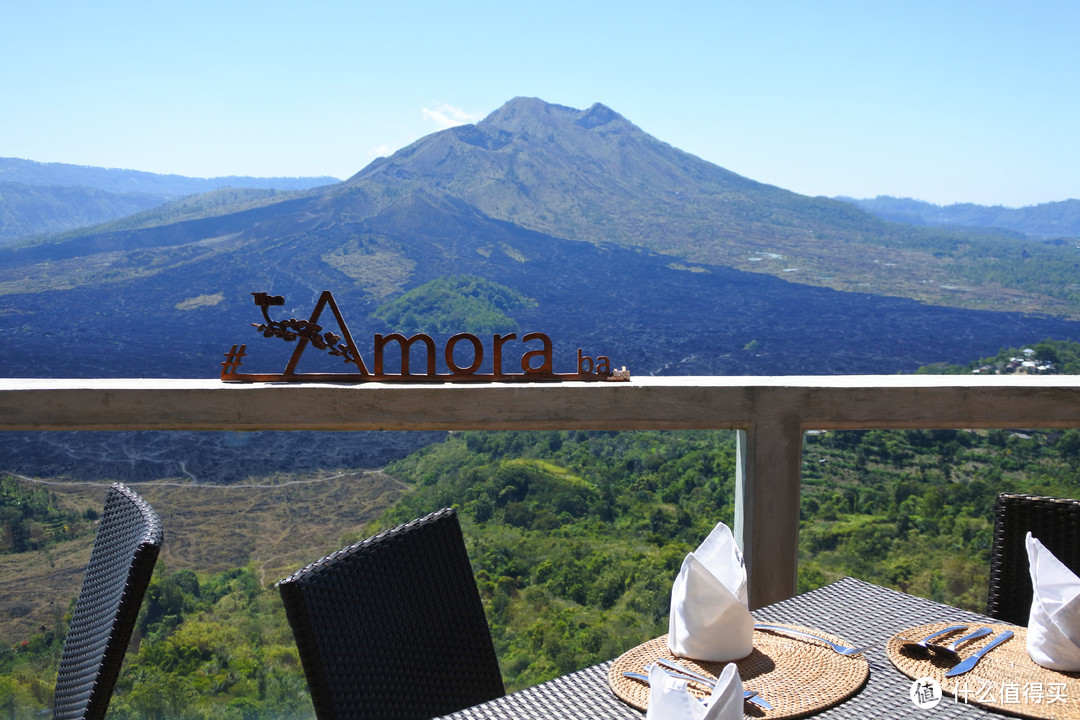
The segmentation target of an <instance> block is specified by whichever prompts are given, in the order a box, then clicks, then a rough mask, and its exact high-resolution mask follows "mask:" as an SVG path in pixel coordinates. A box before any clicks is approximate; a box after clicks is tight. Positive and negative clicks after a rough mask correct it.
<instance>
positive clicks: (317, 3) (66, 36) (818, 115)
mask: <svg viewBox="0 0 1080 720" xmlns="http://www.w3.org/2000/svg"><path fill="white" fill-rule="evenodd" d="M0 27H2V28H4V30H3V36H4V39H3V42H0V68H2V70H0V103H2V110H0V156H7V157H20V158H27V159H31V160H37V161H41V162H66V163H76V164H82V165H97V166H103V167H120V168H131V169H136V170H147V171H152V172H159V173H178V174H182V175H191V176H197V177H211V176H219V175H256V176H271V175H292V176H296V175H333V176H336V177H340V178H346V177H348V176H350V175H352V174H353V173H355V172H356V171H358V170H360V169H361V168H362V167H363V166H365V165H366V164H367V163H369V162H370V161H371V160H372V159H374V158H375V157H377V156H378V155H383V154H389V153H391V152H393V151H395V150H397V149H400V148H401V147H404V146H405V145H408V144H409V143H411V142H413V141H415V140H417V139H419V138H420V137H422V136H424V135H426V134H428V133H431V132H434V131H436V130H440V129H443V128H445V127H447V126H448V125H449V124H451V123H454V122H475V121H477V120H479V119H481V118H483V117H484V116H485V115H487V114H488V113H490V112H492V111H493V110H495V109H496V108H498V107H499V106H500V105H502V104H503V103H504V102H506V101H507V100H509V99H511V98H513V97H515V96H530V97H540V98H542V99H544V100H546V101H548V102H553V103H559V104H562V105H569V106H571V107H578V108H585V107H588V106H589V105H591V104H593V103H594V102H601V103H604V104H605V105H608V106H609V107H611V108H613V109H614V110H616V111H617V112H619V113H621V114H622V115H624V116H625V117H626V118H628V119H629V120H630V121H632V122H633V123H635V124H636V125H638V126H639V127H641V128H642V129H643V130H645V131H646V132H648V133H650V134H652V135H654V136H656V137H657V138H659V139H661V140H663V141H665V142H667V143H670V144H671V145H674V146H675V147H678V148H680V149H682V150H685V151H687V152H690V153H693V154H695V155H698V156H699V157H702V158H704V159H706V160H708V161H710V162H713V163H716V164H718V165H721V166H723V167H725V168H727V169H729V170H732V171H734V172H737V173H740V174H742V175H745V176H747V177H750V178H753V179H754V180H759V181H761V182H766V183H770V184H773V185H778V186H780V187H783V188H787V189H790V190H794V191H796V192H800V193H804V194H807V195H828V196H833V195H849V196H853V197H873V196H875V195H896V196H902V197H915V198H919V199H923V200H927V201H930V202H935V203H939V204H947V203H953V202H975V203H980V204H987V205H993V204H1001V205H1007V206H1012V207H1018V206H1023V205H1031V204H1036V203H1040V202H1050V201H1054V200H1064V199H1067V198H1080V134H1078V132H1077V130H1078V128H1080V42H1077V40H1076V38H1077V32H1078V29H1080V2H1077V1H1076V0H1068V1H1063V2H1054V1H1047V2H1042V1H1039V0H1036V1H1035V2H1032V3H1020V2H1008V3H1006V2H993V1H992V0H991V1H988V0H982V1H980V2H965V1H949V0H934V1H933V2H923V1H921V0H907V1H905V2H880V3H879V2H865V1H860V2H769V1H767V0H763V1H761V2H753V3H751V2H739V3H734V2H723V1H720V0H717V1H715V2H680V1H679V0H667V2H664V3H659V2H651V3H645V2H633V1H632V0H623V1H622V2H606V1H603V0H596V1H594V2H580V1H577V2H562V1H561V0H548V1H547V2H544V3H513V2H506V0H501V1H500V2H455V3H448V2H410V1H409V0H395V2H379V3H373V2H363V1H361V0H354V1H352V2H345V1H338V0H310V1H309V2H295V1H293V2H275V1H274V0H260V1H259V2H248V1H246V0H245V1H243V2H239V1H230V0H214V2H203V1H202V0H185V2H164V1H162V2H145V1H140V2H109V1H108V0H103V1H102V2H95V3H85V2H54V1H53V0H36V1H35V2H32V3H31V2H17V1H16V0H7V1H6V2H3V3H0Z"/></svg>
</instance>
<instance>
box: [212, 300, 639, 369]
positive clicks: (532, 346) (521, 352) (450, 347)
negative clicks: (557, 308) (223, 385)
mask: <svg viewBox="0 0 1080 720" xmlns="http://www.w3.org/2000/svg"><path fill="white" fill-rule="evenodd" d="M252 296H254V298H255V304H256V305H258V306H259V307H260V308H261V309H262V315H263V322H261V323H252V326H254V327H255V329H256V330H258V331H259V332H260V333H262V335H263V337H267V338H275V337H276V338H280V339H282V340H285V341H286V342H295V343H296V349H295V350H294V351H293V353H292V356H291V357H290V358H289V362H288V364H287V365H286V366H285V371H284V372H282V373H274V374H267V373H244V372H240V371H239V369H240V366H241V365H242V364H243V361H244V358H245V357H247V345H233V346H232V349H231V350H229V352H227V353H226V354H225V362H223V363H221V379H222V380H224V381H226V382H335V383H341V382H403V381H404V382H440V383H443V382H532V381H553V380H555V381H563V380H585V381H597V380H603V381H625V380H629V379H630V372H629V371H628V370H627V369H626V368H625V367H623V368H621V369H619V370H613V369H612V367H611V360H610V359H609V358H608V357H607V356H605V355H598V356H596V357H595V358H593V357H590V356H588V355H585V354H584V353H583V352H582V351H581V348H578V350H577V365H576V367H577V372H576V373H557V372H554V370H553V365H554V354H555V351H554V348H553V347H552V343H551V338H550V337H548V336H547V335H545V334H544V333H539V332H530V333H525V334H524V335H522V336H521V337H520V338H519V337H518V335H517V333H508V334H505V335H503V334H498V333H496V334H494V335H493V336H492V338H491V344H490V345H489V346H487V347H485V345H484V343H483V342H482V341H481V339H480V338H479V337H477V336H476V335H473V334H472V333H457V334H456V335H452V336H450V337H449V338H448V339H447V340H446V342H445V343H444V345H443V348H442V357H443V360H444V362H445V364H446V368H447V370H448V371H447V372H439V370H438V368H437V358H438V355H437V352H438V348H437V344H436V342H435V339H434V338H432V337H431V336H430V335H428V334H426V333H418V334H416V335H412V336H410V337H405V336H404V335H403V334H401V333H391V334H389V335H381V334H378V333H376V334H375V336H374V338H373V341H372V354H371V360H372V364H371V366H370V368H369V367H368V364H367V362H366V361H365V360H364V356H363V354H361V352H360V350H359V349H358V348H357V346H356V343H355V342H353V338H352V335H351V334H350V333H349V328H348V326H347V325H346V324H345V318H344V317H343V316H342V314H341V310H340V309H339V308H338V305H337V302H336V301H335V300H334V296H333V295H332V294H331V293H330V291H329V290H324V291H323V292H322V294H321V295H320V296H319V301H318V302H317V303H316V304H315V309H314V310H313V311H312V312H311V318H310V319H308V320H300V319H298V318H290V319H288V320H274V319H272V318H271V317H270V308H271V307H273V306H276V305H284V304H285V298H284V297H283V296H281V295H269V294H267V293H262V292H257V293H252ZM328 306H329V308H330V312H331V313H333V316H334V320H335V321H336V322H337V326H338V328H339V329H340V331H341V334H340V335H338V334H337V333H335V332H330V331H326V330H324V328H323V326H322V325H320V324H319V318H320V317H321V316H322V313H323V311H324V310H325V309H326V308H327V307H328ZM309 346H310V347H313V348H315V349H316V350H318V351H320V352H324V353H326V354H327V355H329V356H332V357H337V358H340V359H341V361H342V362H343V363H344V364H345V365H348V366H350V368H349V371H347V372H324V373H300V372H297V371H296V368H297V365H298V364H299V362H300V357H301V356H302V355H303V354H304V352H305V351H306V350H307V349H308V347H309ZM414 346H415V347H417V348H418V349H417V352H416V355H418V356H421V357H422V358H423V368H422V370H420V371H417V370H416V369H415V368H414V367H413V366H412V358H413V354H414V353H413V347H414ZM388 348H390V349H391V356H393V350H395V349H396V350H397V351H398V352H397V356H398V358H399V365H400V367H399V372H397V373H392V372H386V368H385V367H384V366H385V365H386V362H385V361H386V356H387V349H388ZM489 351H490V357H491V362H492V372H490V373H486V372H485V373H482V372H479V369H480V367H481V366H482V365H483V364H484V359H485V358H486V357H487V356H488V352H489ZM462 356H464V358H465V360H467V361H465V360H463V359H462ZM515 366H516V367H515ZM517 369H520V372H517Z"/></svg>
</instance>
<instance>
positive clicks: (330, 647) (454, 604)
mask: <svg viewBox="0 0 1080 720" xmlns="http://www.w3.org/2000/svg"><path fill="white" fill-rule="evenodd" d="M278 589H279V590H280V592H281V598H282V600H283V601H284V603H285V611H286V615H287V617H288V619H289V624H290V625H291V626H292V630H293V635H294V636H295V637H296V646H297V649H298V650H299V652H300V660H301V662H302V664H303V667H304V674H305V675H306V677H307V682H308V687H309V688H310V690H311V699H312V702H313V704H314V705H315V714H316V716H317V717H318V718H319V720H358V719H361V718H363V719H366V720H367V719H370V720H374V719H376V718H377V719H380V720H390V719H393V720H408V719H410V718H431V717H434V716H436V715H444V714H446V713H451V712H454V711H457V710H460V709H462V708H465V707H469V706H471V705H475V704H477V703H481V702H485V701H487V700H492V699H494V698H497V697H501V696H502V695H503V694H504V689H503V684H502V676H501V674H500V672H499V662H498V659H497V658H496V657H495V648H494V646H493V644H492V641H491V631H490V630H489V628H488V625H487V619H486V618H485V616H484V609H483V606H482V604H481V601H480V593H479V592H478V591H477V587H476V581H475V579H474V578H473V574H472V568H471V567H470V565H469V557H468V554H467V553H466V550H465V541H464V538H463V537H462V534H461V526H460V524H459V523H458V518H457V514H456V513H455V512H454V510H452V509H449V508H448V509H444V510H440V511H438V512H435V513H432V514H431V515H427V516H425V517H423V518H420V519H418V520H413V521H412V522H410V523H407V524H405V525H401V526H399V527H396V528H393V529H392V530H388V531H386V532H384V533H380V534H379V535H376V536H374V537H372V538H368V539H367V540H363V541H361V542H359V543H356V544H355V545H350V546H349V547H347V548H344V549H343V550H339V551H338V552H335V553H334V554H332V555H330V556H328V557H326V558H323V559H322V560H318V561H316V562H314V563H312V564H311V565H308V566H307V567H306V568H304V569H303V570H300V571H298V572H296V573H294V574H293V575H291V576H290V577H288V578H286V579H285V580H282V581H281V582H280V583H279V584H278Z"/></svg>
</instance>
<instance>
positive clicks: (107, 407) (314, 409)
mask: <svg viewBox="0 0 1080 720" xmlns="http://www.w3.org/2000/svg"><path fill="white" fill-rule="evenodd" d="M1067 427H1080V376H1063V375H1056V376H1042V377H1030V376H1017V375H1004V376H992V377H982V376H957V375H950V376H943V375H883V376H821V377H818V376H798V377H796V376H790V377H788V376H785V377H650V378H637V379H633V380H631V381H629V382H621V383H618V382H612V383H605V382H597V383H585V382H567V383H527V384H526V383H490V384H478V383H462V384H450V383H446V384H429V383H423V384H421V383H416V384H399V383H366V384H356V385H330V384H288V383H280V384H252V385H245V384H234V383H222V382H220V381H218V380H5V379H0V430H231V431H236V430H240V431H244V430H468V429H474V430H535V429H560V430H574V429H603V430H645V429H672V430H688V429H730V430H737V431H738V437H739V444H738V447H739V463H738V477H737V479H736V496H735V505H736V509H735V533H736V537H737V538H738V539H739V542H740V543H741V545H742V548H743V551H744V553H745V556H746V561H747V567H748V572H749V576H750V602H751V605H752V606H753V607H760V606H761V605H765V604H768V603H771V602H774V601H776V600H781V599H783V598H786V597H790V596H792V595H794V594H795V588H796V579H795V575H796V569H797V549H798V532H799V494H800V472H801V465H802V440H803V435H804V433H805V431H806V430H812V429H823V430H827V429H869V428H881V429H889V428H927V429H928V428H1067Z"/></svg>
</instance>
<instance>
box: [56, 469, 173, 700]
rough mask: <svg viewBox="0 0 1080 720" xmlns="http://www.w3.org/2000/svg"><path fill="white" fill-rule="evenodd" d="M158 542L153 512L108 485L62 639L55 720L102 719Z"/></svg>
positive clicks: (129, 494)
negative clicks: (103, 505)
mask: <svg viewBox="0 0 1080 720" xmlns="http://www.w3.org/2000/svg"><path fill="white" fill-rule="evenodd" d="M162 539H163V535H162V532H161V522H160V521H159V520H158V517H157V515H156V514H155V513H154V511H153V509H151V507H150V506H149V505H147V504H146V502H144V501H143V499H142V498H140V497H139V496H138V495H136V494H135V493H133V492H132V491H131V490H129V489H128V488H126V487H124V486H123V485H121V484H119V483H117V484H115V485H113V486H112V488H110V490H109V493H108V495H107V496H106V497H105V511H104V512H103V513H102V515H101V519H100V522H99V523H98V529H97V536H96V537H95V538H94V548H93V550H91V551H90V563H89V564H88V565H87V566H86V574H85V575H84V576H83V584H82V589H81V590H80V591H79V599H78V600H77V601H76V603H75V613H74V615H72V618H71V624H70V625H69V627H68V633H67V637H66V638H64V651H63V654H62V655H61V656H60V671H59V673H58V675H57V679H56V695H55V700H54V704H53V708H54V709H53V717H54V718H55V719H56V720H100V718H104V717H105V710H106V709H108V707H109V700H110V699H111V698H112V691H113V687H114V686H115V685H116V678H117V676H118V675H119V674H120V665H121V663H123V661H124V653H125V651H126V650H127V646H128V641H129V640H130V639H131V632H132V630H133V629H134V627H135V620H136V619H137V618H138V616H139V608H140V606H141V605H142V600H143V595H144V594H145V592H146V586H147V585H148V584H149V583H150V575H151V573H153V571H154V564H155V563H156V562H157V557H158V552H159V551H160V549H161V542H162Z"/></svg>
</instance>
